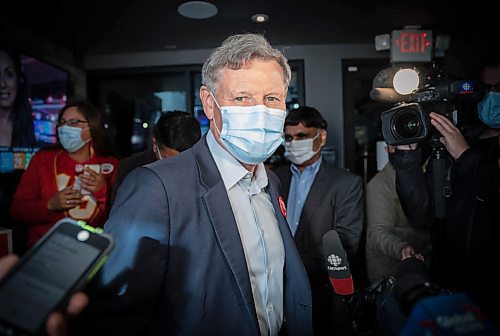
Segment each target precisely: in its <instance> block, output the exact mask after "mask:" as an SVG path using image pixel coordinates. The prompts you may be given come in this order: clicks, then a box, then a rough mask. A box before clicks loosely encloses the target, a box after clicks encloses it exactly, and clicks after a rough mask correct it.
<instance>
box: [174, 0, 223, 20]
mask: <svg viewBox="0 0 500 336" xmlns="http://www.w3.org/2000/svg"><path fill="white" fill-rule="evenodd" d="M177 11H178V12H179V14H181V15H182V16H185V17H187V18H189V19H208V18H211V17H212V16H215V15H216V14H217V7H216V6H215V5H213V4H211V3H210V2H206V1H188V2H185V3H182V4H180V5H179V7H178V8H177Z"/></svg>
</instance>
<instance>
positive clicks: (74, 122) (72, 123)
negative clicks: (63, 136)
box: [57, 119, 89, 126]
mask: <svg viewBox="0 0 500 336" xmlns="http://www.w3.org/2000/svg"><path fill="white" fill-rule="evenodd" d="M80 123H82V124H88V123H89V122H88V121H86V120H80V119H69V120H64V119H61V120H59V121H58V123H57V126H63V125H69V126H77V125H78V124H80Z"/></svg>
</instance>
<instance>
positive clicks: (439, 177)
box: [431, 146, 451, 218]
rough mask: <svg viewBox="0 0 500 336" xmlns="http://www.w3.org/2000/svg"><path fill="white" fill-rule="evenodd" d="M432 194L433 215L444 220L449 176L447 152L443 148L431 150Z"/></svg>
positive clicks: (449, 192)
mask: <svg viewBox="0 0 500 336" xmlns="http://www.w3.org/2000/svg"><path fill="white" fill-rule="evenodd" d="M431 159H432V194H433V198H434V215H435V216H436V218H445V216H446V207H445V199H446V198H447V197H450V196H451V185H450V176H449V173H448V169H449V167H448V165H447V161H448V160H447V152H446V150H445V148H444V146H435V147H434V148H433V150H432V155H431Z"/></svg>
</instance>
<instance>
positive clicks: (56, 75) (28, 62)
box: [0, 53, 69, 173]
mask: <svg viewBox="0 0 500 336" xmlns="http://www.w3.org/2000/svg"><path fill="white" fill-rule="evenodd" d="M18 55H19V57H20V59H21V63H22V68H23V72H24V75H25V78H26V84H27V89H28V96H29V101H30V105H31V107H32V115H33V126H34V132H35V138H36V144H35V146H34V147H0V173H8V172H12V171H15V170H24V169H26V167H27V166H28V163H29V162H30V159H31V156H32V155H33V154H34V153H35V152H36V151H37V150H38V149H39V148H41V147H45V146H47V145H50V144H54V143H55V142H56V126H57V116H58V114H59V111H60V110H61V108H62V107H63V106H64V105H65V104H66V100H67V96H68V87H69V75H68V72H66V71H64V70H62V69H61V68H59V67H57V66H54V65H52V64H50V63H48V62H45V61H43V60H41V59H39V58H35V57H32V56H28V55H25V54H23V53H19V54H18Z"/></svg>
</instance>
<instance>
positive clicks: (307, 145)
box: [284, 130, 321, 165]
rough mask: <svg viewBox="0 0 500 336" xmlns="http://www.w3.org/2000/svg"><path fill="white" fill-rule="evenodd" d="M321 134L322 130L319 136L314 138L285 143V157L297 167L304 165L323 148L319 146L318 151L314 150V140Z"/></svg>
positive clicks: (317, 135) (319, 131)
mask: <svg viewBox="0 0 500 336" xmlns="http://www.w3.org/2000/svg"><path fill="white" fill-rule="evenodd" d="M320 134H321V130H318V134H316V136H315V137H314V138H310V139H304V140H292V141H289V142H285V144H284V146H285V157H286V158H287V159H288V160H290V161H291V162H293V163H295V164H297V165H300V164H303V163H304V162H306V161H307V160H309V159H310V158H312V157H313V156H314V155H316V153H318V152H319V150H320V149H321V146H319V147H318V149H317V150H313V146H314V140H316V139H317V138H318V137H319V135H320Z"/></svg>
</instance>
